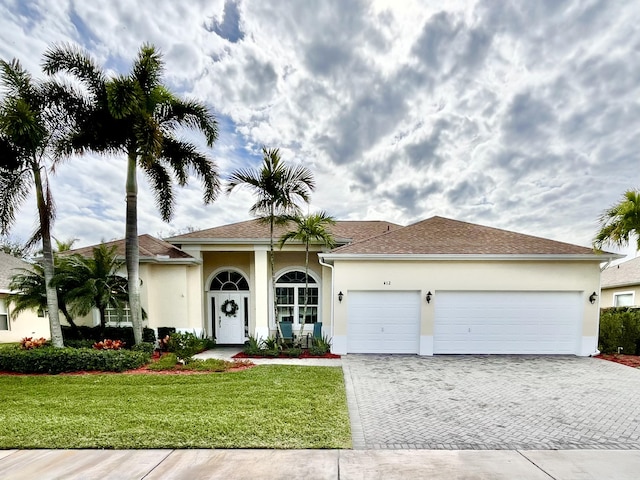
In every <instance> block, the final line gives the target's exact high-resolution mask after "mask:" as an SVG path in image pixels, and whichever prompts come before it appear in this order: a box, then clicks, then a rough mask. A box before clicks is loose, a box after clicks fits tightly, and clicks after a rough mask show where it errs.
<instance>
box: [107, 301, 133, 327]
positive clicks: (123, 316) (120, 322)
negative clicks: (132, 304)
mask: <svg viewBox="0 0 640 480" xmlns="http://www.w3.org/2000/svg"><path fill="white" fill-rule="evenodd" d="M104 320H105V322H106V324H107V326H108V327H131V326H132V325H133V324H132V323H131V309H130V308H129V304H128V303H127V304H125V305H124V307H123V308H122V310H121V311H118V309H116V308H113V307H107V309H106V310H105V311H104Z"/></svg>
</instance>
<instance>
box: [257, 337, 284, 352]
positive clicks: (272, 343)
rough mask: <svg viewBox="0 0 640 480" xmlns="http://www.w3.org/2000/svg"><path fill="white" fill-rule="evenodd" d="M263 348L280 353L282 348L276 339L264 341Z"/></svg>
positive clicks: (268, 338)
mask: <svg viewBox="0 0 640 480" xmlns="http://www.w3.org/2000/svg"><path fill="white" fill-rule="evenodd" d="M262 348H263V349H264V350H275V351H278V352H279V351H280V349H281V348H282V346H281V345H280V343H279V342H278V339H277V338H276V337H267V338H266V339H264V340H263V341H262Z"/></svg>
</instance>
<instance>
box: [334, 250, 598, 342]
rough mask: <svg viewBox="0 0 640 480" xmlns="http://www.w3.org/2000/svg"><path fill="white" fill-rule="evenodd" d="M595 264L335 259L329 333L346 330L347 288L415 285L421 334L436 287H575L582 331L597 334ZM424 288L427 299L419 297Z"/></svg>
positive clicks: (427, 327) (429, 330)
mask: <svg viewBox="0 0 640 480" xmlns="http://www.w3.org/2000/svg"><path fill="white" fill-rule="evenodd" d="M599 285H600V268H599V264H598V263H596V262H587V261H580V262H578V261H574V262H569V261H563V262H560V261H556V262H551V261H537V262H533V261H377V262H374V261H336V262H335V285H334V292H339V291H342V292H343V293H344V294H345V297H344V300H343V301H342V302H341V303H340V302H337V301H336V302H335V318H334V322H335V324H334V335H344V336H346V334H347V311H348V306H349V291H353V290H381V291H384V290H419V291H420V296H421V298H422V299H423V300H422V302H421V335H433V325H434V308H435V305H436V303H437V301H438V291H444V290H479V291H482V290H487V291H489V290H494V291H497V290H507V291H509V290H510V291H519V290H530V291H578V292H582V294H583V297H584V310H583V312H584V313H583V328H582V330H583V336H590V337H594V336H595V337H597V335H598V318H599V317H598V314H599V310H598V305H597V304H596V305H591V304H590V303H589V302H588V297H589V295H591V293H592V292H593V291H596V292H597V291H599ZM428 291H431V293H432V294H433V300H432V301H431V303H430V304H427V303H426V301H424V297H425V295H426V293H427V292H428Z"/></svg>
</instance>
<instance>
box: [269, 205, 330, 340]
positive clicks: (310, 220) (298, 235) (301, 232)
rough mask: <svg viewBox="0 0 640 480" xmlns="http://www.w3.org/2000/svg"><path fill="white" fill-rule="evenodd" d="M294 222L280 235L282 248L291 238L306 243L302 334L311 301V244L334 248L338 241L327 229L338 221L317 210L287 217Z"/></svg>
mask: <svg viewBox="0 0 640 480" xmlns="http://www.w3.org/2000/svg"><path fill="white" fill-rule="evenodd" d="M287 219H288V220H289V221H290V222H291V223H292V224H293V228H292V229H291V230H289V231H288V232H286V233H285V234H283V235H282V236H281V237H280V244H279V246H280V248H282V247H283V246H284V244H285V243H286V242H288V241H291V240H297V241H299V242H302V243H304V247H305V250H304V251H305V256H304V273H305V283H304V310H303V314H302V319H303V321H302V322H300V335H302V331H303V329H304V319H306V318H307V306H308V303H309V245H310V243H311V242H319V243H320V244H321V245H322V246H323V247H327V248H333V247H335V245H336V242H335V240H334V238H333V235H332V234H331V232H330V231H329V230H328V229H327V227H329V226H330V225H335V223H336V221H335V219H334V218H333V217H331V216H330V215H328V214H327V213H326V212H317V213H312V214H309V215H294V216H290V217H287Z"/></svg>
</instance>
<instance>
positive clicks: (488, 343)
mask: <svg viewBox="0 0 640 480" xmlns="http://www.w3.org/2000/svg"><path fill="white" fill-rule="evenodd" d="M581 298H582V296H581V295H580V293H579V292H441V291H438V292H436V294H435V295H434V300H435V324H434V332H433V352H434V353H536V354H538V353H542V354H545V353H546V354H563V353H564V354H576V353H578V344H579V339H580V336H581V329H580V326H581V324H582V322H581V319H582V302H581Z"/></svg>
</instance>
